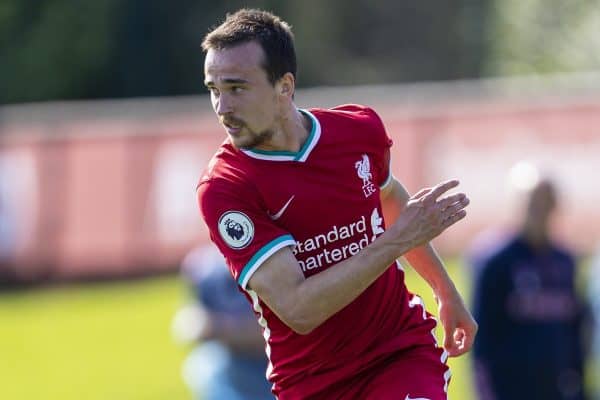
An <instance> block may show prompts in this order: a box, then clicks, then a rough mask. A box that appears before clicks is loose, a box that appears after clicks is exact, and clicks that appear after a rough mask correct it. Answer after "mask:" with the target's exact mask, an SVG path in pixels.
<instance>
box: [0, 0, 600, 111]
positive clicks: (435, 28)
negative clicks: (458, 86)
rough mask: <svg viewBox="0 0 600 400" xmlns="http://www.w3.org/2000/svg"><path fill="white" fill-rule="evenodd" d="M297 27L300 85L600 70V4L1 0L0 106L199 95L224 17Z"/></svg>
mask: <svg viewBox="0 0 600 400" xmlns="http://www.w3.org/2000/svg"><path fill="white" fill-rule="evenodd" d="M244 6H248V7H258V8H263V9H267V10H272V11H273V12H275V13H277V14H279V15H281V16H282V17H283V18H284V19H286V20H287V21H288V22H289V23H290V24H292V26H293V29H294V32H295V35H296V39H297V51H298V55H299V86H301V87H306V86H319V85H324V84H326V85H348V84H369V83H382V82H386V83H392V82H407V81H425V80H449V79H463V78H479V77H486V76H503V75H514V74H535V73H555V72H572V71H581V70H590V69H597V68H599V67H600V56H599V54H600V52H599V51H598V50H600V36H598V35H597V34H596V30H597V27H598V26H600V7H599V6H600V0H571V1H569V2H564V1H559V0H546V1H542V0H525V1H523V0H479V1H472V0H454V1H448V2H433V1H430V0H426V1H420V2H414V1H402V2H399V1H392V0H381V1H377V2H373V1H369V0H329V1H326V2H322V1H318V0H305V1H301V2H299V1H282V0H279V1H277V0H263V1H239V0H233V1H217V0H202V1H192V0H172V1H168V2H167V1H162V0H98V1H95V2H90V1H84V0H2V2H0V103H19V102H31V101H44V100H56V99H85V98H122V97H137V96H169V95H186V94H197V93H202V92H203V91H204V89H203V85H202V80H203V77H202V62H203V54H202V52H201V51H200V47H199V44H200V42H201V40H202V37H203V35H204V34H205V33H206V32H207V31H208V29H209V28H210V27H211V26H214V25H215V24H217V23H218V22H219V21H221V20H222V19H223V17H224V15H225V14H226V13H227V12H231V11H234V10H236V9H238V8H240V7H244Z"/></svg>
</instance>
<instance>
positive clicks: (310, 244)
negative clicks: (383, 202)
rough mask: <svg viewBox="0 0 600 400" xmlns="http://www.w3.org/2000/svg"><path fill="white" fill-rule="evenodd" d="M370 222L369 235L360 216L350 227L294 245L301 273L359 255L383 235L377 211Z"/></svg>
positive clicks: (331, 229)
mask: <svg viewBox="0 0 600 400" xmlns="http://www.w3.org/2000/svg"><path fill="white" fill-rule="evenodd" d="M370 222H371V232H370V233H369V225H368V219H367V218H366V217H365V216H364V215H361V216H360V217H359V218H358V219H357V220H356V221H353V222H351V223H349V224H346V225H333V226H332V227H331V228H330V229H329V230H328V231H327V232H323V233H320V234H318V235H315V236H313V237H310V238H308V239H305V240H303V241H296V246H294V249H293V253H294V256H296V258H297V260H298V263H299V264H300V267H301V268H302V271H304V272H306V271H308V270H312V269H315V268H322V267H324V266H327V265H332V264H335V263H338V262H340V261H342V260H345V259H346V258H348V257H352V256H353V255H355V254H358V252H359V251H360V250H362V249H364V248H365V247H367V246H368V245H369V243H371V242H373V241H374V240H375V239H376V238H377V236H379V235H380V234H382V233H383V232H384V229H383V226H382V225H383V218H382V217H380V216H379V211H378V210H377V208H374V209H373V211H372V212H371V218H370ZM340 241H341V242H342V243H339V242H340ZM306 253H310V255H307V254H306Z"/></svg>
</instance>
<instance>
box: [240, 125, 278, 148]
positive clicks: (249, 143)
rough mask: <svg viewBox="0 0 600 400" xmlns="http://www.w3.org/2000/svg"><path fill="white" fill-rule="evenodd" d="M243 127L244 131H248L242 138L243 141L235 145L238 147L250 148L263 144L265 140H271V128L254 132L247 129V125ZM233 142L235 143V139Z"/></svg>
mask: <svg viewBox="0 0 600 400" xmlns="http://www.w3.org/2000/svg"><path fill="white" fill-rule="evenodd" d="M243 129H246V131H247V132H248V135H246V136H245V137H244V138H243V139H244V142H243V143H239V145H237V147H239V148H240V149H244V150H252V149H254V148H256V147H258V146H260V145H262V144H265V143H266V142H267V141H269V140H271V138H272V137H273V133H274V132H273V130H271V129H266V130H264V131H261V132H254V131H252V130H250V129H248V127H246V126H245V127H244V128H243ZM240 139H241V138H240ZM234 144H236V143H235V141H234Z"/></svg>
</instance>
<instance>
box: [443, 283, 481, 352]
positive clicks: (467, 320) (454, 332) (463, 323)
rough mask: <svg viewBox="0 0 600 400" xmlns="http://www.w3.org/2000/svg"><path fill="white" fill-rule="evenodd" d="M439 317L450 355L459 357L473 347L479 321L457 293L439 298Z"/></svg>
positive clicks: (445, 344) (446, 347)
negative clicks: (476, 320)
mask: <svg viewBox="0 0 600 400" xmlns="http://www.w3.org/2000/svg"><path fill="white" fill-rule="evenodd" d="M438 306H439V318H440V322H441V323H442V327H443V328H444V349H445V350H446V351H447V352H448V355H449V356H450V357H457V356H460V355H462V354H464V353H466V352H468V351H469V350H470V349H471V347H473V342H474V341H475V335H476V334H477V329H478V327H477V322H475V320H474V319H473V316H471V313H470V312H469V310H467V308H466V307H465V304H464V302H463V301H462V298H461V297H460V295H459V294H458V293H456V294H455V295H454V296H452V297H451V298H447V299H439V298H438Z"/></svg>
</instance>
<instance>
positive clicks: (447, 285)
mask: <svg viewBox="0 0 600 400" xmlns="http://www.w3.org/2000/svg"><path fill="white" fill-rule="evenodd" d="M404 258H406V260H407V261H408V262H409V263H410V265H411V267H412V268H413V269H414V270H415V271H417V273H418V274H419V275H420V276H421V277H422V278H423V279H424V280H425V281H426V282H427V283H428V284H429V286H430V287H431V289H432V290H433V292H434V294H435V295H436V297H438V298H447V297H449V296H455V295H457V294H458V291H457V290H456V287H455V286H454V283H453V282H452V279H451V278H450V276H449V275H448V272H447V270H446V268H445V267H444V264H443V263H442V261H441V259H440V257H439V256H438V254H437V252H436V251H435V249H434V248H433V246H432V245H431V244H426V245H424V246H420V247H417V248H414V249H412V250H411V251H409V252H407V253H406V254H405V255H404Z"/></svg>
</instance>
